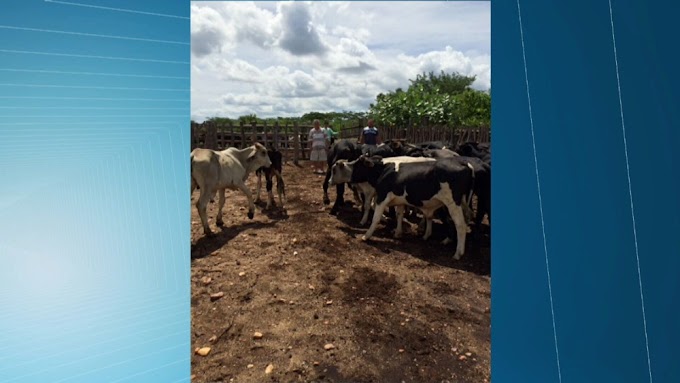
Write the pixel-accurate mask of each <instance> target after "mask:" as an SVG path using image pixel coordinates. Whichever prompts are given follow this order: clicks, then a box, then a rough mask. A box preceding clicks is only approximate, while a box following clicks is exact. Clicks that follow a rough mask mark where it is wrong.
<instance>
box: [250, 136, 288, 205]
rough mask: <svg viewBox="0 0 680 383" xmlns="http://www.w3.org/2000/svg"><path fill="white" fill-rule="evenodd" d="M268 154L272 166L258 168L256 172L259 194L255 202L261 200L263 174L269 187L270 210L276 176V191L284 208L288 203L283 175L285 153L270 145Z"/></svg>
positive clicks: (268, 201) (268, 202)
mask: <svg viewBox="0 0 680 383" xmlns="http://www.w3.org/2000/svg"><path fill="white" fill-rule="evenodd" d="M267 155H268V156H269V160H270V161H271V163H272V165H271V166H270V167H268V168H267V167H261V168H259V169H257V171H256V172H255V174H256V175H257V195H256V197H255V202H260V201H261V199H260V190H261V189H262V174H264V178H265V181H266V188H267V196H268V198H267V207H266V209H267V210H269V209H270V208H271V207H272V204H273V203H274V193H273V192H272V189H273V188H274V181H273V178H274V177H276V191H277V192H278V194H279V204H281V206H280V207H281V209H283V206H284V204H285V203H286V187H285V184H284V182H283V176H282V175H281V173H282V171H283V170H282V169H283V155H282V154H281V152H280V151H278V150H277V149H276V148H274V146H272V145H270V146H269V148H268V149H267Z"/></svg>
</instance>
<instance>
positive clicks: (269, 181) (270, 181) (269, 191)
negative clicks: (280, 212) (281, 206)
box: [265, 171, 274, 210]
mask: <svg viewBox="0 0 680 383" xmlns="http://www.w3.org/2000/svg"><path fill="white" fill-rule="evenodd" d="M273 177H274V174H272V172H271V171H269V172H267V174H265V178H266V180H267V207H266V209H267V210H269V209H271V207H272V203H273V202H274V193H273V192H272V189H273V188H274V180H273Z"/></svg>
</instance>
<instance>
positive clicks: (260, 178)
mask: <svg viewBox="0 0 680 383" xmlns="http://www.w3.org/2000/svg"><path fill="white" fill-rule="evenodd" d="M256 173H257V195H256V197H255V203H260V201H262V200H261V199H260V189H262V172H261V171H258V172H256Z"/></svg>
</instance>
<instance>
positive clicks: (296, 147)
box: [293, 121, 301, 165]
mask: <svg viewBox="0 0 680 383" xmlns="http://www.w3.org/2000/svg"><path fill="white" fill-rule="evenodd" d="M293 132H294V134H295V136H293V163H294V164H295V165H298V159H299V158H300V149H301V147H300V127H299V126H298V122H297V121H294V122H293Z"/></svg>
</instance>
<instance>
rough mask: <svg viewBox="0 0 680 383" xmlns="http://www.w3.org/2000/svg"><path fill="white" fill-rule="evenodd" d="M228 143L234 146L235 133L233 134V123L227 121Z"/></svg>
mask: <svg viewBox="0 0 680 383" xmlns="http://www.w3.org/2000/svg"><path fill="white" fill-rule="evenodd" d="M229 141H230V143H229V145H230V146H231V147H236V135H235V134H234V123H233V122H231V121H229Z"/></svg>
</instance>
